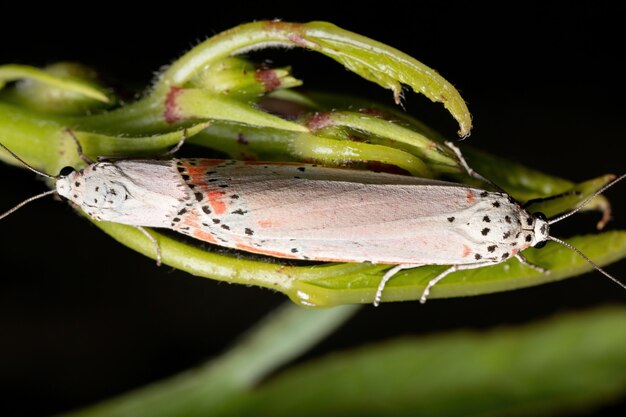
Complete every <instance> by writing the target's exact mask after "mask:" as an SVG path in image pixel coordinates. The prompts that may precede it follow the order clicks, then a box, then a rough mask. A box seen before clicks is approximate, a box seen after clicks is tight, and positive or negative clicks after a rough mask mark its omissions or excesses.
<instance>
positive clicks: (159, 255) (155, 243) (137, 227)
mask: <svg viewBox="0 0 626 417" xmlns="http://www.w3.org/2000/svg"><path fill="white" fill-rule="evenodd" d="M134 227H135V229H137V230H139V231H140V232H141V233H143V234H144V236H145V237H147V238H148V239H150V242H152V243H153V244H154V249H155V251H156V261H157V266H161V246H159V242H157V240H156V239H155V238H154V236H152V235H151V234H150V233H149V232H148V231H147V230H146V229H144V228H143V227H141V226H134Z"/></svg>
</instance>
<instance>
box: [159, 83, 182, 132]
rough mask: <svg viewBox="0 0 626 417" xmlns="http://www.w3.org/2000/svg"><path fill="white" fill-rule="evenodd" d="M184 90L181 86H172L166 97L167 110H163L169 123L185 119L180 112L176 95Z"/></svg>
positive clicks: (164, 116)
mask: <svg viewBox="0 0 626 417" xmlns="http://www.w3.org/2000/svg"><path fill="white" fill-rule="evenodd" d="M182 91H183V89H182V88H180V87H176V86H174V87H171V88H170V91H168V92H167V97H166V98H165V111H164V112H163V118H164V119H165V121H166V122H167V123H170V124H172V123H176V122H179V121H181V120H182V119H183V117H182V116H181V115H180V114H179V110H180V109H179V108H178V105H177V104H176V97H178V95H179V94H180V93H181V92H182Z"/></svg>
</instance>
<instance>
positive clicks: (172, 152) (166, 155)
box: [157, 129, 187, 158]
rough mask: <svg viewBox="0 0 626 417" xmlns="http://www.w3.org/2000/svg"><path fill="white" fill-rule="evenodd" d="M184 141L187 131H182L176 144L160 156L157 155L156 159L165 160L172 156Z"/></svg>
mask: <svg viewBox="0 0 626 417" xmlns="http://www.w3.org/2000/svg"><path fill="white" fill-rule="evenodd" d="M186 140H187V129H183V136H182V137H181V138H180V140H179V141H178V143H177V144H176V145H175V146H174V147H173V148H172V149H170V150H168V151H165V152H163V153H162V154H161V155H158V156H157V157H158V158H165V157H168V156H171V155H174V154H175V153H176V152H178V150H179V149H180V148H182V146H183V145H184V143H185V141H186Z"/></svg>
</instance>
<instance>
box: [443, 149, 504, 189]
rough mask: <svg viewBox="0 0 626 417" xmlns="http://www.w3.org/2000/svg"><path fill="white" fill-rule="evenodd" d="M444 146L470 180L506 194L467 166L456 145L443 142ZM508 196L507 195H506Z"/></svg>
mask: <svg viewBox="0 0 626 417" xmlns="http://www.w3.org/2000/svg"><path fill="white" fill-rule="evenodd" d="M445 144H446V146H447V147H448V148H450V149H451V150H452V152H454V154H455V155H456V157H457V159H458V160H459V163H460V164H461V166H462V167H463V169H464V170H465V172H467V175H469V176H470V177H472V178H476V179H477V180H480V181H482V182H484V183H486V184H489V185H491V186H492V187H493V188H495V189H496V190H498V191H500V192H502V193H504V194H507V192H506V191H504V190H503V189H502V188H501V187H499V186H498V185H497V184H496V183H494V182H493V181H491V180H490V179H488V178H485V177H483V176H482V175H480V174H479V173H478V172H476V171H474V170H473V169H472V168H471V167H470V166H469V164H468V163H467V161H466V160H465V158H464V157H463V154H462V153H461V150H460V149H459V148H457V147H456V145H454V144H453V143H452V142H448V141H446V142H445ZM507 195H508V194H507Z"/></svg>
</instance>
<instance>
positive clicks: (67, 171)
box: [56, 167, 82, 204]
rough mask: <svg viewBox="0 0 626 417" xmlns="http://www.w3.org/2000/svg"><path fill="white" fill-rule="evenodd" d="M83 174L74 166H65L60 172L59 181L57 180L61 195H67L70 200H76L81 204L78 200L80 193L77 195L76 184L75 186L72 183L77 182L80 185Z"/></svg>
mask: <svg viewBox="0 0 626 417" xmlns="http://www.w3.org/2000/svg"><path fill="white" fill-rule="evenodd" d="M81 176H82V173H81V172H80V171H76V170H75V169H74V168H72V167H65V168H63V169H62V170H61V172H60V173H59V176H58V177H57V182H56V189H57V193H59V195H60V196H61V197H65V198H67V199H68V200H71V201H73V202H75V203H76V204H80V203H79V202H78V201H77V199H78V195H76V190H75V186H73V185H72V184H73V183H77V184H79V185H80V183H81V180H80V177H81Z"/></svg>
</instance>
